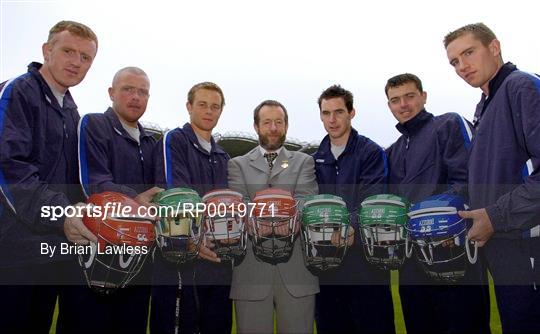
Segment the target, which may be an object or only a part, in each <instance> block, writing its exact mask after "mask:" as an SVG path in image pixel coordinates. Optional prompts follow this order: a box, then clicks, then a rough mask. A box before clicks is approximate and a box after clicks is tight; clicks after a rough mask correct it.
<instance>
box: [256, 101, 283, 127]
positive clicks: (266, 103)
mask: <svg viewBox="0 0 540 334" xmlns="http://www.w3.org/2000/svg"><path fill="white" fill-rule="evenodd" d="M264 106H272V107H280V108H281V109H283V113H284V114H285V124H288V123H289V115H288V114H287V108H285V106H284V105H283V104H281V103H280V102H278V101H276V100H265V101H262V102H261V103H259V105H258V106H256V107H255V110H253V122H254V123H255V124H256V125H257V126H258V125H259V111H261V109H262V107H264Z"/></svg>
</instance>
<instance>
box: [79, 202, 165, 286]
mask: <svg viewBox="0 0 540 334" xmlns="http://www.w3.org/2000/svg"><path fill="white" fill-rule="evenodd" d="M87 204H88V207H87V210H85V212H84V216H83V219H82V221H83V223H84V225H85V226H86V227H87V228H88V229H89V230H90V231H91V232H92V233H93V234H94V235H95V236H96V237H97V240H98V242H97V243H93V242H92V243H91V244H90V246H89V251H88V252H81V253H82V254H79V264H80V265H81V267H82V269H83V272H84V276H85V278H86V281H87V283H88V286H89V287H90V288H91V289H93V290H95V291H98V292H101V293H109V292H111V291H114V290H115V289H118V288H123V287H124V286H125V285H126V284H128V283H129V282H130V281H131V280H132V279H133V278H134V277H135V276H136V275H137V274H138V273H139V271H140V270H141V268H142V266H143V264H144V261H145V259H146V257H147V255H148V254H149V253H150V252H151V250H152V247H153V244H154V241H155V234H154V224H153V221H152V220H151V219H150V218H149V217H146V216H141V215H139V214H140V212H139V207H140V205H139V204H138V203H137V202H135V200H133V199H131V198H129V197H128V196H126V195H124V194H121V193H116V192H111V191H107V192H103V193H99V194H93V195H91V196H90V197H89V198H88V199H87ZM127 208H129V209H127ZM124 213H127V214H124Z"/></svg>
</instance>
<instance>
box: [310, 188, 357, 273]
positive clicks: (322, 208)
mask: <svg viewBox="0 0 540 334" xmlns="http://www.w3.org/2000/svg"><path fill="white" fill-rule="evenodd" d="M348 232H349V211H348V210H347V205H346V204H345V202H344V201H343V199H342V198H341V197H339V196H334V195H327V194H321V195H312V196H308V197H306V198H305V203H304V207H303V209H302V247H303V251H304V252H303V253H304V260H305V262H306V265H307V266H308V268H314V269H318V270H327V269H330V268H335V267H338V266H339V265H340V264H341V262H342V260H343V257H344V256H345V253H346V252H347V236H348Z"/></svg>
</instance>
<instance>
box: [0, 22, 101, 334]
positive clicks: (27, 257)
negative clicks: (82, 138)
mask: <svg viewBox="0 0 540 334" xmlns="http://www.w3.org/2000/svg"><path fill="white" fill-rule="evenodd" d="M97 44H98V43H97V37H96V35H95V34H94V32H92V30H91V29H90V28H88V27H87V26H85V25H83V24H80V23H77V22H72V21H61V22H58V23H57V24H56V25H55V26H53V27H52V28H51V30H50V31H49V38H48V40H47V42H46V43H45V44H44V45H43V48H42V51H43V56H44V60H45V61H44V63H43V65H42V64H39V63H31V64H30V65H29V67H28V73H26V74H24V75H22V76H20V77H17V78H15V79H13V80H10V81H8V82H4V83H2V84H0V207H1V209H0V222H1V223H0V272H1V273H2V274H1V275H0V295H1V296H2V297H1V298H0V328H1V331H2V332H3V333H48V332H49V328H50V326H51V322H52V316H53V312H54V307H55V305H56V300H57V296H59V319H58V324H57V329H58V332H59V333H61V332H62V329H63V323H64V319H65V318H66V317H69V314H70V311H71V310H70V309H69V308H66V307H65V304H64V301H65V296H64V288H65V287H64V286H62V284H66V283H69V282H70V281H71V278H72V275H74V274H76V273H78V272H79V270H80V268H79V266H78V264H77V263H76V261H75V258H74V256H73V255H60V254H59V253H60V251H59V248H60V247H59V246H60V244H61V243H67V241H68V240H70V241H73V242H78V243H80V244H85V243H86V244H87V243H88V240H94V241H95V240H96V238H95V236H93V235H92V233H91V232H90V231H89V230H88V229H86V228H85V227H84V225H83V223H82V220H81V219H80V217H79V218H77V217H72V218H69V217H68V218H66V217H60V218H58V219H56V220H54V219H51V217H50V216H47V214H46V213H45V214H42V209H45V210H46V209H47V206H60V207H62V208H66V207H68V206H70V205H73V204H75V203H77V202H79V201H81V200H82V199H83V197H82V194H81V191H80V185H79V184H78V174H77V122H78V121H79V113H78V111H77V106H76V105H75V102H74V101H73V98H72V96H71V94H70V92H69V90H68V89H69V87H73V86H75V85H77V84H79V83H80V82H81V81H82V80H83V79H84V77H85V75H86V73H87V71H88V70H89V69H90V67H91V65H92V62H93V59H94V57H95V56H96V53H97ZM66 237H67V239H66ZM43 245H46V246H48V247H56V252H55V254H54V255H52V254H51V253H50V252H49V253H42V251H43V249H42V246H43Z"/></svg>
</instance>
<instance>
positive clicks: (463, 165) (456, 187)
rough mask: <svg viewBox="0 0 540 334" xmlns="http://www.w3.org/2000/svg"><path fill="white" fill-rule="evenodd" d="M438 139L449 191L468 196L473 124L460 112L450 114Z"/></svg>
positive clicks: (440, 130)
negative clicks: (459, 113)
mask: <svg viewBox="0 0 540 334" xmlns="http://www.w3.org/2000/svg"><path fill="white" fill-rule="evenodd" d="M437 140H438V141H439V143H438V145H439V146H440V147H442V149H441V152H442V153H443V157H442V158H443V164H444V168H445V169H446V183H447V184H448V186H449V189H448V193H451V194H457V195H461V196H463V197H467V175H468V166H467V164H468V161H469V153H470V146H471V140H472V125H471V124H470V123H469V122H468V121H467V120H466V119H464V118H463V117H461V116H460V115H458V114H454V113H452V114H449V118H448V119H447V120H446V122H444V123H443V124H442V126H441V127H440V128H439V129H438V135H437Z"/></svg>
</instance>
